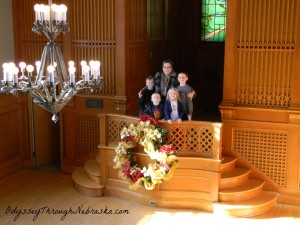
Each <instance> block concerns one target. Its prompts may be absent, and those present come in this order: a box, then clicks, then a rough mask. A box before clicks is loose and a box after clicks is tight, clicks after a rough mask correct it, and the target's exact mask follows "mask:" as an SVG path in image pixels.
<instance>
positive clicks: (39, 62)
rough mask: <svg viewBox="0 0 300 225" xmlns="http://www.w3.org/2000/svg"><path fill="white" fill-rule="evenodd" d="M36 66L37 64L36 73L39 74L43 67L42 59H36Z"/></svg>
mask: <svg viewBox="0 0 300 225" xmlns="http://www.w3.org/2000/svg"><path fill="white" fill-rule="evenodd" d="M35 66H36V74H39V72H40V68H41V61H36V62H35Z"/></svg>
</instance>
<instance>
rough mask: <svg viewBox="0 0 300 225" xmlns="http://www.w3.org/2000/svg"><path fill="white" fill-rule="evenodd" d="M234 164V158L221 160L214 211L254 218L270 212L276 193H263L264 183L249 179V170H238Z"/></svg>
mask: <svg viewBox="0 0 300 225" xmlns="http://www.w3.org/2000/svg"><path fill="white" fill-rule="evenodd" d="M235 162H236V158H234V157H224V159H223V160H222V166H221V181H220V189H219V202H218V203H216V204H215V205H214V210H215V211H217V210H220V211H222V212H225V213H226V214H228V215H230V216H237V217H251V216H256V215H259V214H263V213H265V212H267V211H269V210H271V209H272V207H273V206H274V205H275V204H276V200H277V197H278V193H275V192H268V191H264V190H263V186H264V183H265V182H264V181H262V180H258V179H252V178H250V177H249V175H250V172H251V170H249V169H246V168H238V167H236V166H235Z"/></svg>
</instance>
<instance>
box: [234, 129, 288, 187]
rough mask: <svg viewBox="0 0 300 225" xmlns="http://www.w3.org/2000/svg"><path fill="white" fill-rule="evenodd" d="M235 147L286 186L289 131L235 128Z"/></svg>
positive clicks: (264, 171)
mask: <svg viewBox="0 0 300 225" xmlns="http://www.w3.org/2000/svg"><path fill="white" fill-rule="evenodd" d="M232 143H233V149H234V150H235V151H236V152H238V153H239V154H240V155H242V156H243V157H244V158H245V159H247V160H248V161H250V162H251V163H252V164H253V165H255V166H256V167H257V168H258V169H260V170H261V171H262V172H263V173H264V174H266V175H267V176H268V177H269V178H270V179H272V180H273V181H274V182H275V183H276V184H278V186H281V187H285V185H286V175H287V174H286V172H287V151H288V146H287V143H288V133H287V132H284V131H272V130H253V129H246V128H233V141H232Z"/></svg>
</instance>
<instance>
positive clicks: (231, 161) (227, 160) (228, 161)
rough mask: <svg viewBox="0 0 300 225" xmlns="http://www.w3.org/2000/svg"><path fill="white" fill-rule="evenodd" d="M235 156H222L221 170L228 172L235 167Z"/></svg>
mask: <svg viewBox="0 0 300 225" xmlns="http://www.w3.org/2000/svg"><path fill="white" fill-rule="evenodd" d="M236 160H237V158H236V157H232V156H224V157H223V159H222V161H221V172H229V171H231V170H233V169H234V168H235V162H236Z"/></svg>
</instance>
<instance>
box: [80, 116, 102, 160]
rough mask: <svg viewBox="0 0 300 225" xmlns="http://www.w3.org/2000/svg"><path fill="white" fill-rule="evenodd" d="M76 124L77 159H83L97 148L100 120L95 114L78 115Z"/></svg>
mask: <svg viewBox="0 0 300 225" xmlns="http://www.w3.org/2000/svg"><path fill="white" fill-rule="evenodd" d="M75 124H76V126H75V127H76V132H75V133H76V150H75V159H76V160H81V159H83V158H85V157H86V156H88V155H89V154H90V153H93V152H94V151H96V150H97V146H98V144H99V126H98V124H99V120H98V117H97V116H94V115H78V116H76V117H75Z"/></svg>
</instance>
